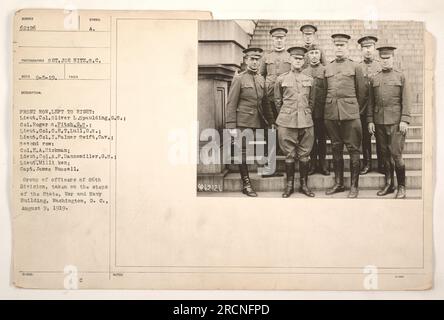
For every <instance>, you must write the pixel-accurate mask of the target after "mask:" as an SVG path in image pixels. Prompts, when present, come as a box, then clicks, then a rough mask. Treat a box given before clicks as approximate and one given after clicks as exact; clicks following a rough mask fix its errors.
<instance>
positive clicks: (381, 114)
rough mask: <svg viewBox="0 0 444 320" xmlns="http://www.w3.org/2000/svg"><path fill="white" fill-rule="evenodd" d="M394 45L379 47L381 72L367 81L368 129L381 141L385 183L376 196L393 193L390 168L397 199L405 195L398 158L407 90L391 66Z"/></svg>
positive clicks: (407, 105)
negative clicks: (368, 84) (368, 90)
mask: <svg viewBox="0 0 444 320" xmlns="http://www.w3.org/2000/svg"><path fill="white" fill-rule="evenodd" d="M395 49H396V48H395V47H388V46H385V47H380V48H378V49H377V50H378V51H379V57H380V59H381V68H382V71H380V72H378V73H377V74H376V75H375V76H374V77H373V78H372V79H371V80H370V97H371V99H370V103H369V105H368V110H367V116H368V119H367V120H368V123H369V124H368V129H369V131H370V133H372V134H376V137H377V139H379V141H380V143H381V151H382V156H383V158H384V169H385V185H384V187H383V188H382V189H381V190H379V191H378V193H377V195H378V196H384V195H386V194H389V193H393V192H394V191H395V190H394V189H395V188H394V170H395V171H396V178H397V180H398V190H397V193H396V198H397V199H403V198H405V197H406V191H405V164H404V160H403V159H402V151H403V149H404V143H405V136H406V134H407V129H408V125H409V123H410V110H411V102H410V92H409V88H408V86H407V81H406V77H405V75H404V74H403V73H402V72H401V71H398V70H394V69H393V59H394V51H395Z"/></svg>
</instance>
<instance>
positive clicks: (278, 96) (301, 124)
mask: <svg viewBox="0 0 444 320" xmlns="http://www.w3.org/2000/svg"><path fill="white" fill-rule="evenodd" d="M287 51H288V53H289V54H290V61H291V70H290V71H289V72H287V73H284V74H282V75H281V76H279V77H278V78H277V80H276V84H275V89H274V97H275V103H276V107H277V109H278V111H279V115H278V118H277V120H276V124H277V126H278V140H279V146H280V147H281V149H282V150H283V152H284V154H285V169H286V172H287V185H286V187H285V190H284V193H283V194H282V197H283V198H288V197H289V196H290V195H291V194H292V193H293V192H294V170H295V168H294V167H295V158H296V157H297V158H298V159H299V178H300V179H299V180H300V187H299V192H301V193H303V194H305V195H306V196H308V197H314V193H313V192H312V191H311V190H310V189H309V188H308V185H307V177H308V164H309V155H310V151H311V148H312V146H313V141H314V129H313V119H312V116H311V113H312V110H313V106H314V99H315V89H314V88H313V78H312V77H311V76H309V75H306V74H304V73H302V66H303V65H304V56H305V53H306V52H307V49H305V48H304V47H292V48H289V49H288V50H287Z"/></svg>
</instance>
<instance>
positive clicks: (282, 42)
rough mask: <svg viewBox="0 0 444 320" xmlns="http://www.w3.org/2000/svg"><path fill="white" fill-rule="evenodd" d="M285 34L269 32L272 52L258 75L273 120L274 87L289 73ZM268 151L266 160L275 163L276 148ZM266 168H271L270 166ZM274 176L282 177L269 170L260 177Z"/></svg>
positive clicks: (280, 30)
mask: <svg viewBox="0 0 444 320" xmlns="http://www.w3.org/2000/svg"><path fill="white" fill-rule="evenodd" d="M287 33H288V30H287V29H286V28H284V27H276V28H272V29H271V30H270V35H271V37H272V40H273V50H272V51H271V52H269V53H266V54H264V57H263V59H262V62H261V66H260V74H261V75H262V76H263V77H264V78H265V90H266V95H267V102H268V104H269V107H270V109H271V110H272V112H273V117H274V120H276V118H277V116H278V111H277V109H276V106H275V104H274V85H275V83H276V79H277V77H278V76H280V75H281V74H283V73H285V72H288V71H290V60H289V59H290V55H289V54H288V52H287V51H286V40H287ZM273 123H274V121H273ZM266 138H268V136H266ZM267 144H268V141H267ZM269 149H270V151H269V152H268V154H267V155H268V160H269V162H272V163H276V152H277V150H276V147H274V146H273V147H271V148H269V147H268V146H267V148H266V151H268V150H269ZM268 167H269V168H271V167H272V166H268ZM276 176H282V174H281V173H278V172H271V169H270V171H269V172H267V171H266V170H264V174H263V175H262V177H264V178H268V177H276Z"/></svg>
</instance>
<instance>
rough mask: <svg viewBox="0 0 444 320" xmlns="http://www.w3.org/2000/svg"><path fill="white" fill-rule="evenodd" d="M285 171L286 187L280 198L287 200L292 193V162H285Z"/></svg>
mask: <svg viewBox="0 0 444 320" xmlns="http://www.w3.org/2000/svg"><path fill="white" fill-rule="evenodd" d="M285 171H286V172H287V186H286V187H285V190H284V193H283V194H282V198H288V197H289V196H290V195H291V194H292V193H293V192H294V162H285Z"/></svg>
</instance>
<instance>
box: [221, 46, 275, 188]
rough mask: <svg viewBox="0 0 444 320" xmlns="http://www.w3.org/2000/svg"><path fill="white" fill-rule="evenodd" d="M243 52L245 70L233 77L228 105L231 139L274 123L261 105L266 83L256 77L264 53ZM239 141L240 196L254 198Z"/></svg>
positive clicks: (270, 115) (268, 111)
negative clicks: (242, 194) (247, 130)
mask: <svg viewBox="0 0 444 320" xmlns="http://www.w3.org/2000/svg"><path fill="white" fill-rule="evenodd" d="M243 52H244V54H245V64H246V66H247V68H246V70H245V71H243V72H241V73H239V74H237V75H235V76H234V78H233V81H232V83H231V87H230V93H229V94H228V102H227V120H226V128H228V129H230V133H231V134H232V135H233V136H236V135H237V134H238V133H242V132H243V131H244V130H245V129H251V130H253V131H254V130H255V129H258V128H261V127H264V126H266V127H268V126H270V124H271V123H274V119H273V114H272V112H271V110H270V109H269V105H268V104H267V103H264V100H265V80H264V78H263V77H262V76H261V75H260V74H258V71H259V65H260V59H261V57H262V53H263V50H262V49H261V48H249V49H245V50H244V51H243ZM242 140H243V139H242V138H241V139H240V143H241V146H239V145H237V147H238V148H239V147H241V148H242V163H241V164H240V165H239V171H240V175H241V179H242V185H243V187H242V193H244V194H246V195H247V196H250V197H256V196H257V194H256V192H255V191H254V190H253V188H252V186H251V181H250V177H249V173H248V166H247V163H246V146H245V144H244V143H243V141H242ZM238 142H239V141H238ZM247 143H248V141H247Z"/></svg>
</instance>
